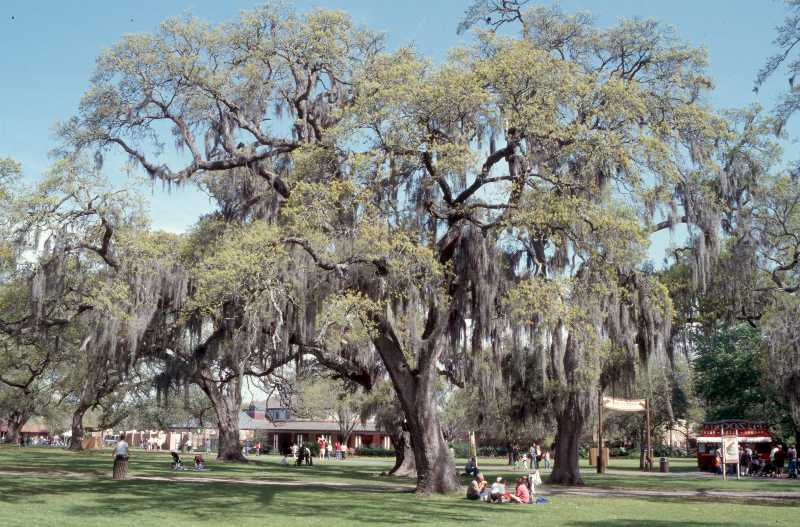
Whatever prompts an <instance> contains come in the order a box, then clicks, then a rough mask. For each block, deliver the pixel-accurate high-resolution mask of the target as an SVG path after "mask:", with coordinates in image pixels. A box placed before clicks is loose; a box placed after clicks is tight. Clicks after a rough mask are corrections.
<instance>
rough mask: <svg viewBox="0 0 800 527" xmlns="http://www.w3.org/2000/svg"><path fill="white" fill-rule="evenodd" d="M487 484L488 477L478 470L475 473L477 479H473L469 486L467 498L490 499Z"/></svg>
mask: <svg viewBox="0 0 800 527" xmlns="http://www.w3.org/2000/svg"><path fill="white" fill-rule="evenodd" d="M487 486H488V483H487V482H486V478H484V477H483V474H481V473H480V472H478V473H477V474H475V479H473V480H472V482H470V484H469V487H467V499H468V500H481V501H487V500H488V499H489V490H488V489H487V488H486V487H487Z"/></svg>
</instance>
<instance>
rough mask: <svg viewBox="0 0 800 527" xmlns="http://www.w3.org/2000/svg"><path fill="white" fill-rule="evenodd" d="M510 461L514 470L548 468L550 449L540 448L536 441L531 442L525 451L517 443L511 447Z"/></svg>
mask: <svg viewBox="0 0 800 527" xmlns="http://www.w3.org/2000/svg"><path fill="white" fill-rule="evenodd" d="M511 463H512V464H513V465H514V470H524V471H526V472H527V471H528V470H530V469H537V470H538V469H539V466H540V464H541V466H542V467H543V468H546V469H549V468H550V451H549V450H544V451H543V450H542V447H541V445H537V444H536V443H533V444H531V446H530V448H529V449H528V450H527V451H525V450H521V449H520V448H519V446H518V445H514V446H513V447H511Z"/></svg>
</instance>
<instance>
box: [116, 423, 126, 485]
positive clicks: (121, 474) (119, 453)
mask: <svg viewBox="0 0 800 527" xmlns="http://www.w3.org/2000/svg"><path fill="white" fill-rule="evenodd" d="M128 448H129V447H128V443H127V441H125V434H120V435H119V442H118V443H117V446H115V447H114V472H113V477H114V479H125V478H127V477H128Z"/></svg>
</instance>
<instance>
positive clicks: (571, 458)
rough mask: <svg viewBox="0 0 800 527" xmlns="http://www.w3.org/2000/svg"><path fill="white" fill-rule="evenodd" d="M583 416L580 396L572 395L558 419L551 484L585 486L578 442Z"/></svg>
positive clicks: (549, 480)
mask: <svg viewBox="0 0 800 527" xmlns="http://www.w3.org/2000/svg"><path fill="white" fill-rule="evenodd" d="M583 420H584V418H583V414H582V412H581V409H580V406H579V404H578V395H577V394H575V393H574V392H573V393H570V395H569V396H568V399H567V401H566V402H565V406H564V409H563V410H562V411H561V412H560V413H559V415H558V416H557V418H556V422H557V424H558V429H557V431H556V443H555V462H554V464H553V472H552V473H551V474H550V478H549V479H548V482H549V483H554V484H557V485H583V480H582V479H581V471H580V465H579V457H578V441H579V440H580V437H581V432H582V431H583Z"/></svg>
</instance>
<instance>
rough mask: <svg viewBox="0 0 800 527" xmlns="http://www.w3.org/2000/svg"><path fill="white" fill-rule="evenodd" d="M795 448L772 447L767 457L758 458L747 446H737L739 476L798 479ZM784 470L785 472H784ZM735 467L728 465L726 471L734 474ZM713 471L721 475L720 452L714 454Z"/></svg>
mask: <svg viewBox="0 0 800 527" xmlns="http://www.w3.org/2000/svg"><path fill="white" fill-rule="evenodd" d="M798 468H800V467H798V464H797V448H796V447H795V445H790V446H788V447H787V446H786V445H774V446H773V447H772V448H771V449H770V451H769V456H768V457H762V456H759V455H758V453H757V452H755V451H754V450H753V449H752V448H751V447H750V446H748V445H744V446H743V445H739V474H740V475H742V476H753V477H768V478H782V477H784V475H785V476H786V477H788V478H790V479H797V478H798ZM784 469H785V470H784ZM735 470H736V466H735V465H728V467H727V471H728V472H729V473H731V474H735V473H736V472H735ZM714 471H715V472H716V473H717V474H721V473H722V452H720V450H719V449H717V450H716V451H715V452H714Z"/></svg>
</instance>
